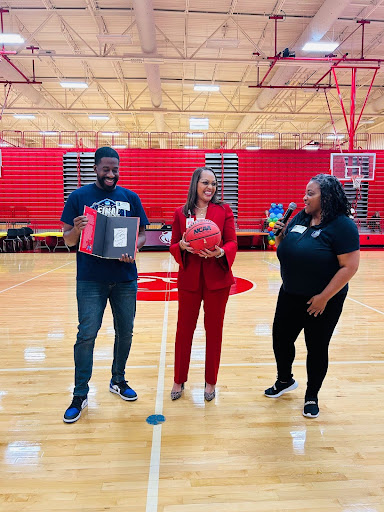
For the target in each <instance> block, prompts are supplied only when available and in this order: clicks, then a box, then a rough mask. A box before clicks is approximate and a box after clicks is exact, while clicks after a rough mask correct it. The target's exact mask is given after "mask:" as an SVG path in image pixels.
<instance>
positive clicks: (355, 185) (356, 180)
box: [351, 174, 363, 190]
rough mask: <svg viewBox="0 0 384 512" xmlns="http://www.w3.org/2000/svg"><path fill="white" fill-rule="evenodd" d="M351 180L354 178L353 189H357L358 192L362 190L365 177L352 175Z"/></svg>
mask: <svg viewBox="0 0 384 512" xmlns="http://www.w3.org/2000/svg"><path fill="white" fill-rule="evenodd" d="M351 178H352V186H353V188H354V189H356V190H360V187H361V182H362V180H363V176H361V175H358V174H356V175H353V174H352V176H351Z"/></svg>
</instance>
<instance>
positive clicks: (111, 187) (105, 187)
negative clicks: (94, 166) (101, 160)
mask: <svg viewBox="0 0 384 512" xmlns="http://www.w3.org/2000/svg"><path fill="white" fill-rule="evenodd" d="M105 179H106V178H99V176H97V181H98V183H99V185H100V187H101V188H102V189H103V190H105V191H106V192H112V190H114V189H115V187H116V183H117V182H118V181H119V178H114V180H113V185H106V184H105Z"/></svg>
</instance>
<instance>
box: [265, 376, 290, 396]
mask: <svg viewBox="0 0 384 512" xmlns="http://www.w3.org/2000/svg"><path fill="white" fill-rule="evenodd" d="M298 385H299V383H298V382H297V381H296V380H295V382H294V383H293V384H291V385H290V386H289V387H288V388H285V389H282V390H281V391H280V393H277V394H276V395H267V393H265V392H264V395H265V396H267V397H268V398H279V396H281V395H284V393H287V392H288V391H293V390H294V389H296V388H297V387H298Z"/></svg>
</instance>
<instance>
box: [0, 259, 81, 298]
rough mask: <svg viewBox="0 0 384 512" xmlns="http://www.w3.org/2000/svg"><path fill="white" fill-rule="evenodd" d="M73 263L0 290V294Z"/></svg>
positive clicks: (71, 262) (70, 263) (69, 263)
mask: <svg viewBox="0 0 384 512" xmlns="http://www.w3.org/2000/svg"><path fill="white" fill-rule="evenodd" d="M73 263H74V262H73V261H70V262H68V263H64V265H60V267H56V268H53V269H52V270H48V271H47V272H43V273H42V274H39V275H38V276H35V277H31V279H27V280H26V281H23V282H21V283H18V284H14V285H13V286H10V287H9V288H5V289H4V290H0V293H4V292H7V291H8V290H12V289H13V288H17V287H18V286H21V285H22V284H25V283H29V282H30V281H33V280H34V279H38V278H39V277H42V276H45V275H46V274H50V273H51V272H55V271H56V270H59V268H63V267H66V266H67V265H72V264H73Z"/></svg>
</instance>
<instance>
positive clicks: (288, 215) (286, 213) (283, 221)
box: [275, 208, 293, 236]
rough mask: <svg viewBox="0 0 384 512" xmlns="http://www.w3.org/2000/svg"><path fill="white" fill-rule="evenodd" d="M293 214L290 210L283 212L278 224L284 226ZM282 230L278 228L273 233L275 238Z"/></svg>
mask: <svg viewBox="0 0 384 512" xmlns="http://www.w3.org/2000/svg"><path fill="white" fill-rule="evenodd" d="M292 213H293V210H291V209H290V208H289V209H288V210H287V211H286V212H285V215H284V217H283V218H282V219H281V220H280V222H282V223H283V224H286V223H287V221H288V220H289V217H290V216H291V215H292ZM283 229H284V228H279V229H278V230H277V231H276V232H275V236H279V235H280V233H281V232H282V231H283Z"/></svg>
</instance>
